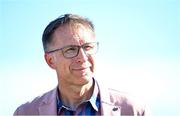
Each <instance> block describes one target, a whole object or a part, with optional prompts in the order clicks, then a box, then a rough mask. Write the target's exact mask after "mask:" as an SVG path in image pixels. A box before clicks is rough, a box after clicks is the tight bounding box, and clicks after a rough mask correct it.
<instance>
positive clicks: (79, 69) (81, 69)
mask: <svg viewBox="0 0 180 116" xmlns="http://www.w3.org/2000/svg"><path fill="white" fill-rule="evenodd" d="M86 69H89V67H82V68H76V69H74V70H77V71H83V70H84V71H85V70H86Z"/></svg>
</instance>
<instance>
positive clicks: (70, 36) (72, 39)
mask: <svg viewBox="0 0 180 116" xmlns="http://www.w3.org/2000/svg"><path fill="white" fill-rule="evenodd" d="M89 42H95V35H94V34H93V32H92V31H91V30H90V29H88V28H86V27H84V26H82V25H78V26H77V27H70V26H69V25H64V26H63V27H60V28H58V29H57V30H56V31H55V32H54V34H53V41H52V44H51V45H50V49H52V50H53V49H57V48H62V47H65V46H68V45H78V46H81V45H83V44H85V43H89ZM51 58H52V59H51V60H52V61H53V65H54V67H53V68H54V69H55V70H56V72H57V75H58V81H59V83H60V84H67V85H84V84H87V83H88V82H89V81H90V80H91V79H92V77H93V74H94V56H93V55H88V56H87V55H86V54H85V52H84V51H83V49H82V48H80V50H79V54H78V55H77V56H76V57H74V58H68V59H67V58H65V57H64V56H63V54H62V52H61V50H59V51H56V52H53V53H52V54H51Z"/></svg>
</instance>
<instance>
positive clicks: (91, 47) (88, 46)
mask: <svg viewBox="0 0 180 116" xmlns="http://www.w3.org/2000/svg"><path fill="white" fill-rule="evenodd" d="M83 48H84V50H92V49H93V48H94V45H93V44H86V45H85V46H83Z"/></svg>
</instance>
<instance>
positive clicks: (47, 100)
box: [39, 88, 57, 115]
mask: <svg viewBox="0 0 180 116" xmlns="http://www.w3.org/2000/svg"><path fill="white" fill-rule="evenodd" d="M56 95H57V88H55V89H54V90H52V91H51V92H49V93H47V94H46V95H45V96H44V98H43V102H42V103H41V104H40V105H39V115H57V105H56Z"/></svg>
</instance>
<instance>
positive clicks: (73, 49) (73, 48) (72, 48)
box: [63, 46, 78, 53]
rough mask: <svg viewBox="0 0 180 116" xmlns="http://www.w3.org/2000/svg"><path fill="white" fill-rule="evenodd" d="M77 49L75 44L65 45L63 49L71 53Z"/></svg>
mask: <svg viewBox="0 0 180 116" xmlns="http://www.w3.org/2000/svg"><path fill="white" fill-rule="evenodd" d="M77 50H78V47H76V46H72V47H66V48H64V49H63V52H64V53H73V52H76V51H77Z"/></svg>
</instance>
